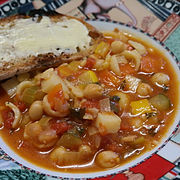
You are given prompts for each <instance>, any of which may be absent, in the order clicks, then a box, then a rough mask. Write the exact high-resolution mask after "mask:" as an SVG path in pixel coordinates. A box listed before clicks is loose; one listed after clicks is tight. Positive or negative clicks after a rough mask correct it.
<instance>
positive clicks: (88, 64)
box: [84, 57, 96, 69]
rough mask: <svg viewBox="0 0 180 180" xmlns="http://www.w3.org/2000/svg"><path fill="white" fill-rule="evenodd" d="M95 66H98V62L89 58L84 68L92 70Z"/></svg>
mask: <svg viewBox="0 0 180 180" xmlns="http://www.w3.org/2000/svg"><path fill="white" fill-rule="evenodd" d="M95 64H96V60H95V59H93V58H90V57H89V58H87V61H86V64H85V66H84V67H86V68H88V69H92V68H93V67H94V65H95Z"/></svg>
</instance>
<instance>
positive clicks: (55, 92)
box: [48, 84, 65, 108]
mask: <svg viewBox="0 0 180 180" xmlns="http://www.w3.org/2000/svg"><path fill="white" fill-rule="evenodd" d="M57 99H60V100H61V101H62V102H64V103H65V98H64V93H63V90H62V85H61V84H57V85H56V86H54V87H53V88H52V90H51V91H50V92H49V93H48V102H49V103H50V105H51V108H54V107H55V103H56V100H57Z"/></svg>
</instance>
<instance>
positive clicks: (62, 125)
mask: <svg viewBox="0 0 180 180" xmlns="http://www.w3.org/2000/svg"><path fill="white" fill-rule="evenodd" d="M50 127H51V129H54V130H55V131H56V134H58V135H60V134H61V135H62V134H64V133H65V132H67V131H68V130H69V129H70V128H71V126H70V125H69V124H67V122H58V121H56V120H55V121H51V125H50Z"/></svg>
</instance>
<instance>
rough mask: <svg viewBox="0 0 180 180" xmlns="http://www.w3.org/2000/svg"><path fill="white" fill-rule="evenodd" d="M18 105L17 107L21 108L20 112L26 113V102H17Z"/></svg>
mask: <svg viewBox="0 0 180 180" xmlns="http://www.w3.org/2000/svg"><path fill="white" fill-rule="evenodd" d="M16 105H17V107H18V108H19V110H20V111H21V112H24V111H26V109H27V106H26V104H25V103H24V102H22V101H18V102H16Z"/></svg>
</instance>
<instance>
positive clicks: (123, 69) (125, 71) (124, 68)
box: [119, 64, 136, 76]
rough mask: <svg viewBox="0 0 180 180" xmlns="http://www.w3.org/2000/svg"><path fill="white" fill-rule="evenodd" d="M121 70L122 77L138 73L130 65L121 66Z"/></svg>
mask: <svg viewBox="0 0 180 180" xmlns="http://www.w3.org/2000/svg"><path fill="white" fill-rule="evenodd" d="M119 69H120V72H121V75H122V76H126V75H127V74H134V73H136V71H135V69H134V68H133V67H131V66H130V65H129V64H119Z"/></svg>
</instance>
